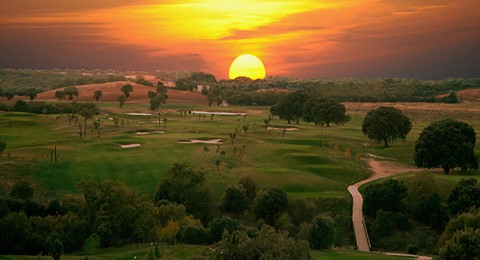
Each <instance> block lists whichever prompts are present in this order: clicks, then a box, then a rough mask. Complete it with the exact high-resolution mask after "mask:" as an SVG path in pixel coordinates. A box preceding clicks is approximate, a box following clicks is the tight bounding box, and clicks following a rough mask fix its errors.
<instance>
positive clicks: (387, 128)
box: [362, 106, 412, 147]
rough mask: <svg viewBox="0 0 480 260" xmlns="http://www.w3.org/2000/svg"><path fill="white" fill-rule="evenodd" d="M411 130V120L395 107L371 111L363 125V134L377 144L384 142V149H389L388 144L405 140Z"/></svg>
mask: <svg viewBox="0 0 480 260" xmlns="http://www.w3.org/2000/svg"><path fill="white" fill-rule="evenodd" d="M410 130H412V123H411V122H410V119H409V118H408V117H407V116H405V115H404V114H403V112H402V111H401V110H399V109H396V108H394V107H384V106H382V107H379V108H377V109H374V110H371V111H369V112H368V113H367V115H366V116H365V118H364V119H363V124H362V132H363V134H364V135H367V136H368V138H369V139H372V140H374V141H376V142H377V143H380V142H382V141H383V142H384V147H388V142H393V141H396V140H397V139H399V138H401V139H402V140H405V138H406V137H407V135H408V133H410Z"/></svg>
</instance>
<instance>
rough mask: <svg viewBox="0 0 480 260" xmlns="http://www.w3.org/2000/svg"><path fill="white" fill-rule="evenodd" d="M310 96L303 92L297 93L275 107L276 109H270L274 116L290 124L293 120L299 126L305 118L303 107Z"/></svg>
mask: <svg viewBox="0 0 480 260" xmlns="http://www.w3.org/2000/svg"><path fill="white" fill-rule="evenodd" d="M307 99H308V96H307V94H306V93H305V92H303V91H295V92H292V93H290V94H288V95H287V96H286V97H285V98H284V99H283V100H282V101H280V102H279V103H278V104H276V105H275V109H273V111H272V108H270V112H271V113H272V115H274V113H275V115H278V116H279V117H280V119H284V120H287V121H288V123H289V124H290V123H291V121H292V120H295V122H296V123H297V124H298V123H299V122H300V118H302V116H303V105H304V104H305V102H306V101H307Z"/></svg>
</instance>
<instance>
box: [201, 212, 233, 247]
mask: <svg viewBox="0 0 480 260" xmlns="http://www.w3.org/2000/svg"><path fill="white" fill-rule="evenodd" d="M239 227H240V225H239V223H238V222H237V220H234V219H232V218H230V217H225V216H224V217H221V218H215V219H213V220H212V221H211V222H210V223H209V225H208V230H209V241H210V243H216V242H218V241H220V240H221V239H222V234H223V232H225V231H227V232H228V233H233V232H234V231H235V230H238V229H239Z"/></svg>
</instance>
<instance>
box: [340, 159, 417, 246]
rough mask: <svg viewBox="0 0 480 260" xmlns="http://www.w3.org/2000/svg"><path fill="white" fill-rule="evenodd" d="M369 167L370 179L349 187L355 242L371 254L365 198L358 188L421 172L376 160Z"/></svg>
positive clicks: (370, 161)
mask: <svg viewBox="0 0 480 260" xmlns="http://www.w3.org/2000/svg"><path fill="white" fill-rule="evenodd" d="M368 165H369V166H370V168H371V169H372V171H373V175H372V176H370V178H368V179H365V180H363V181H360V182H357V183H355V184H353V185H351V186H349V187H348V192H350V194H351V195H352V198H353V209H352V222H353V229H354V231H355V240H356V241H357V248H358V250H359V251H363V252H370V240H369V239H368V232H367V228H366V226H365V220H364V218H363V212H362V208H363V197H362V195H361V194H360V192H359V191H358V187H360V186H361V185H363V184H365V183H368V182H371V181H374V180H378V179H381V178H385V177H388V176H392V175H395V174H400V173H405V172H413V171H419V170H420V169H417V168H413V167H407V166H403V165H400V164H397V163H395V162H388V161H377V160H375V159H369V161H368Z"/></svg>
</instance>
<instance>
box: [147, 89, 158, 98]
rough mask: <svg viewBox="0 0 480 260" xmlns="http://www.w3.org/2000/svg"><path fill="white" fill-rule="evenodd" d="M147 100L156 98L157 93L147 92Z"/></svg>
mask: <svg viewBox="0 0 480 260" xmlns="http://www.w3.org/2000/svg"><path fill="white" fill-rule="evenodd" d="M147 96H148V98H154V97H157V93H156V92H155V91H151V90H149V91H148V93H147Z"/></svg>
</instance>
